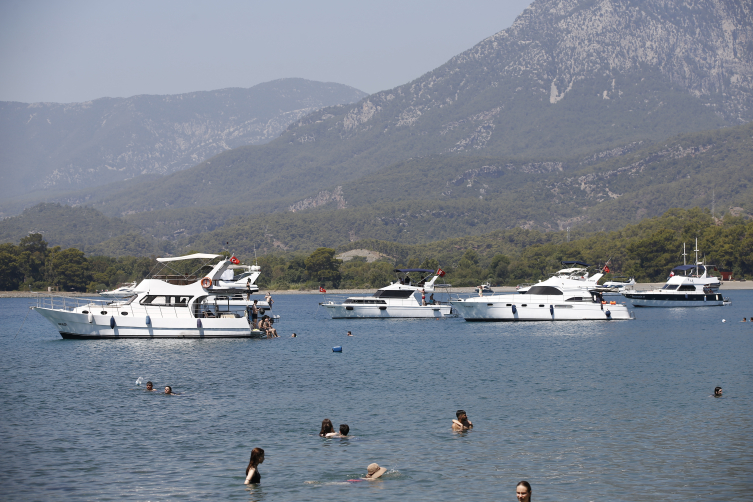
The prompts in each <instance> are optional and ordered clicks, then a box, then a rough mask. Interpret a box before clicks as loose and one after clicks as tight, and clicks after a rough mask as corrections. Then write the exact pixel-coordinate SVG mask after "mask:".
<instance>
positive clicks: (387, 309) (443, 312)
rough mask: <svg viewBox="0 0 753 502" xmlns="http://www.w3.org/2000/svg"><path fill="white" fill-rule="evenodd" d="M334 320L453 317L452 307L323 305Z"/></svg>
mask: <svg viewBox="0 0 753 502" xmlns="http://www.w3.org/2000/svg"><path fill="white" fill-rule="evenodd" d="M321 305H322V307H324V308H326V309H327V312H328V313H329V315H330V316H331V317H332V319H393V318H400V319H410V318H416V319H420V318H440V317H449V316H450V315H452V306H451V305H426V306H423V305H387V306H385V305H346V304H342V303H339V304H338V303H322V304H321Z"/></svg>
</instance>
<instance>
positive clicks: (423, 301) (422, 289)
mask: <svg viewBox="0 0 753 502" xmlns="http://www.w3.org/2000/svg"><path fill="white" fill-rule="evenodd" d="M421 305H422V306H424V307H425V306H426V290H425V289H424V288H421Z"/></svg>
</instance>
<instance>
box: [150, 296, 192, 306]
mask: <svg viewBox="0 0 753 502" xmlns="http://www.w3.org/2000/svg"><path fill="white" fill-rule="evenodd" d="M191 298H192V297H191V296H184V295H180V296H173V295H146V296H145V297H144V298H142V299H141V301H140V302H139V303H141V305H154V306H160V307H188V302H189V301H190V300H191Z"/></svg>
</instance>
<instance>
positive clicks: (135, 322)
mask: <svg viewBox="0 0 753 502" xmlns="http://www.w3.org/2000/svg"><path fill="white" fill-rule="evenodd" d="M216 258H220V255H213V254H200V253H196V254H192V255H188V256H179V257H174V258H157V261H158V262H160V263H161V264H162V265H163V268H165V267H169V265H170V264H171V263H174V262H183V261H185V260H195V259H200V260H202V261H203V262H204V266H203V267H200V268H199V270H206V269H209V271H208V272H207V273H205V274H202V275H203V276H204V277H203V278H202V279H200V280H194V281H193V282H191V278H194V279H195V276H191V275H184V274H182V273H180V272H177V273H176V274H175V275H173V276H170V277H172V278H173V279H172V281H171V282H168V281H166V280H164V279H162V278H164V277H167V276H160V275H152V276H151V277H148V278H147V279H144V280H143V281H141V283H139V285H138V286H136V288H135V290H136V295H135V296H132V297H130V298H128V299H124V300H116V301H111V302H107V301H103V300H85V299H78V300H77V299H71V298H67V297H54V296H44V297H39V298H38V301H37V306H35V307H32V309H34V310H36V311H37V312H39V313H40V314H41V315H42V316H44V317H45V318H46V319H47V320H49V321H50V322H51V323H52V324H53V325H54V326H55V327H56V329H57V330H58V331H59V332H60V335H61V336H62V337H63V338H76V339H108V338H110V339H130V338H254V337H261V336H262V335H265V333H264V332H262V331H259V330H252V329H251V326H250V321H249V319H248V316H247V315H246V314H245V312H244V313H243V315H241V314H239V313H238V312H233V311H231V310H230V309H229V308H227V305H226V304H223V302H222V301H216V298H217V297H218V296H226V297H227V296H229V295H233V294H235V293H237V292H238V291H237V289H235V288H234V287H224V286H221V277H222V274H223V272H225V270H227V268H228V267H229V266H230V265H231V263H230V261H229V260H226V259H224V258H223V259H221V260H220V261H219V262H218V263H216V264H215V265H214V266H210V265H209V264H210V263H211V262H212V261H214V260H215V259H216ZM158 277H162V278H158Z"/></svg>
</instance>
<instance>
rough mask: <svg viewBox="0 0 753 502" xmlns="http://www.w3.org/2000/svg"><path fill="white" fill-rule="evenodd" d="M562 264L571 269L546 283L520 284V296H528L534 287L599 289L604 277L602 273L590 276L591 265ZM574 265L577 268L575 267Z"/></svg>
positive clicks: (563, 270)
mask: <svg viewBox="0 0 753 502" xmlns="http://www.w3.org/2000/svg"><path fill="white" fill-rule="evenodd" d="M561 263H562V265H565V266H568V265H570V267H568V268H563V269H562V270H558V271H557V272H556V273H555V274H554V275H553V276H552V277H550V278H549V279H546V280H545V281H539V282H537V283H536V284H533V285H529V284H519V285H518V286H517V288H516V290H517V291H516V292H517V293H518V294H526V293H528V291H529V290H530V288H532V287H533V286H555V287H566V288H575V289H583V290H590V289H594V288H596V287H598V282H599V279H601V278H602V277H603V276H604V274H603V273H601V272H599V273H597V274H594V275H591V276H589V275H588V267H590V266H591V265H589V264H588V263H584V262H582V261H563V262H561ZM572 265H576V266H575V267H573V266H572Z"/></svg>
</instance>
